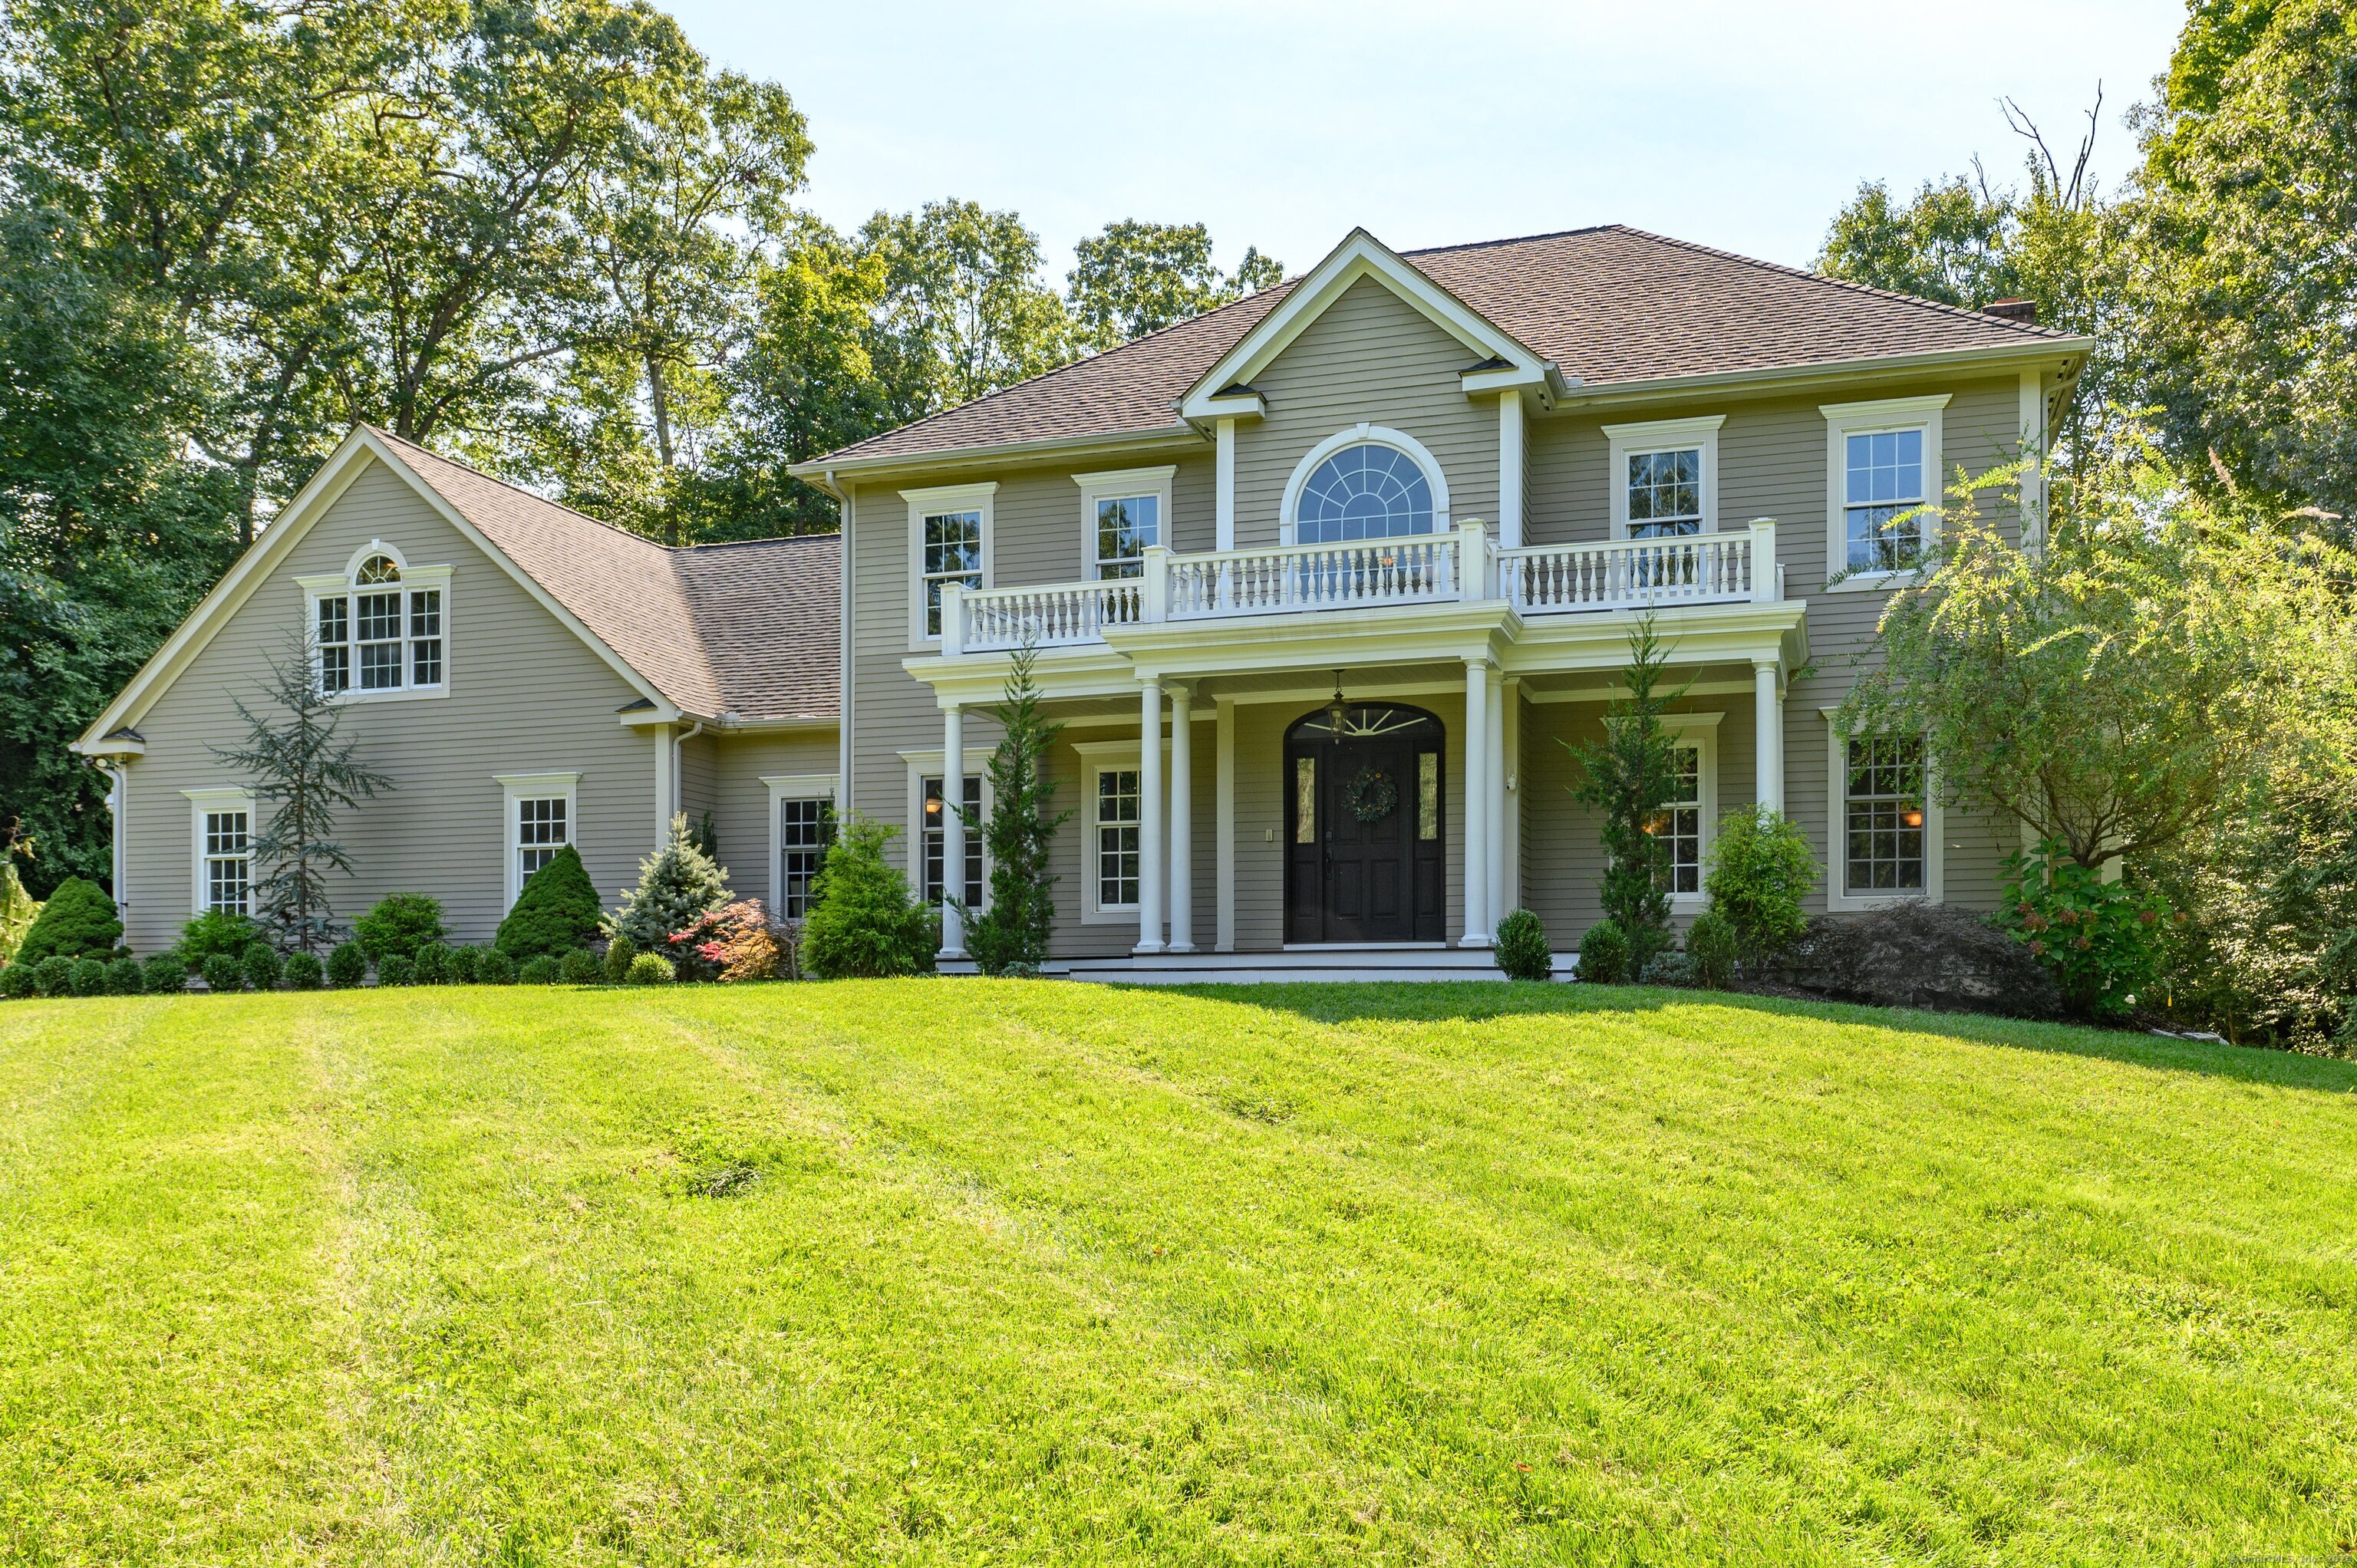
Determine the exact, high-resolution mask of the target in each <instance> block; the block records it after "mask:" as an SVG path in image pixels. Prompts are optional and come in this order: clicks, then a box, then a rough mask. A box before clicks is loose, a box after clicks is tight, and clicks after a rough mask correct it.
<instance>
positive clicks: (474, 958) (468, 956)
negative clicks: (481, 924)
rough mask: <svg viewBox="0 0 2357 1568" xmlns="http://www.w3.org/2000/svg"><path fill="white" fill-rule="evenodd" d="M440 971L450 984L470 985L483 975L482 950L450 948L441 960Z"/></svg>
mask: <svg viewBox="0 0 2357 1568" xmlns="http://www.w3.org/2000/svg"><path fill="white" fill-rule="evenodd" d="M442 972H443V974H444V976H445V977H447V980H448V983H450V984H452V985H472V984H474V983H475V982H477V981H479V980H480V979H481V978H482V977H483V950H482V949H480V948H452V949H451V950H449V952H448V953H447V955H445V956H444V958H443V960H442Z"/></svg>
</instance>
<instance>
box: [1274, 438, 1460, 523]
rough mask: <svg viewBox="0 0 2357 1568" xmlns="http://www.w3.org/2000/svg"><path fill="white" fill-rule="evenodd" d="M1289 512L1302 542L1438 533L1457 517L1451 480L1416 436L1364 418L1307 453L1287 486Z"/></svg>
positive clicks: (1286, 516) (1287, 518)
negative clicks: (1450, 501) (1451, 498)
mask: <svg viewBox="0 0 2357 1568" xmlns="http://www.w3.org/2000/svg"><path fill="white" fill-rule="evenodd" d="M1283 516H1284V522H1285V527H1286V534H1287V536H1288V538H1289V540H1290V542H1293V543H1296V544H1335V543H1348V542H1354V541H1357V540H1362V539H1398V538H1404V537H1407V536H1410V535H1415V534H1420V533H1433V532H1439V531H1442V530H1446V529H1447V528H1448V525H1449V524H1448V480H1447V479H1445V478H1442V477H1441V473H1440V466H1439V464H1438V463H1437V462H1435V461H1434V459H1433V456H1432V454H1431V453H1430V452H1428V451H1426V450H1425V448H1424V446H1422V444H1420V443H1419V442H1417V441H1416V440H1415V438H1414V437H1413V436H1409V435H1403V434H1401V433H1400V432H1398V431H1395V430H1386V429H1383V428H1381V427H1379V426H1376V425H1372V424H1361V425H1358V426H1356V427H1354V428H1352V429H1350V430H1345V431H1341V432H1340V433H1338V434H1336V435H1331V436H1329V437H1328V438H1327V439H1326V440H1324V441H1321V442H1319V443H1318V445H1317V446H1314V447H1312V448H1311V449H1310V450H1309V451H1308V454H1306V455H1305V456H1303V457H1302V459H1301V462H1300V464H1299V465H1298V466H1297V467H1296V468H1295V469H1294V471H1293V478H1292V480H1291V481H1290V482H1289V483H1288V484H1287V485H1286V496H1285V511H1284V514H1283Z"/></svg>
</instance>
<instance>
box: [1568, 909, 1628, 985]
mask: <svg viewBox="0 0 2357 1568" xmlns="http://www.w3.org/2000/svg"><path fill="white" fill-rule="evenodd" d="M1573 972H1574V973H1575V974H1577V975H1578V976H1579V978H1580V979H1582V980H1584V981H1586V982H1587V983H1589V984H1590V985H1618V984H1620V983H1621V982H1622V981H1624V980H1626V979H1628V978H1629V938H1628V934H1627V933H1626V932H1624V931H1622V930H1621V929H1620V926H1619V925H1618V924H1617V923H1616V922H1614V921H1611V920H1598V921H1597V922H1596V924H1594V925H1592V926H1590V927H1588V928H1587V935H1586V936H1584V937H1582V938H1580V939H1579V965H1578V967H1577V969H1575V970H1574V971H1573Z"/></svg>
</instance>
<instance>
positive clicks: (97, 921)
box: [16, 876, 123, 963]
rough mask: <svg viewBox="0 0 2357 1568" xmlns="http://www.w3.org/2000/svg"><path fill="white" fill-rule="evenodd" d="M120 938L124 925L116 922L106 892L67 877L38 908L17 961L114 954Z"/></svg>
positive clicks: (17, 955) (79, 878)
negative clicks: (87, 954) (89, 954)
mask: <svg viewBox="0 0 2357 1568" xmlns="http://www.w3.org/2000/svg"><path fill="white" fill-rule="evenodd" d="M122 936H123V922H122V921H121V920H120V919H118V918H115V913H114V900H113V899H112V898H110V897H107V896H106V889H105V888H103V887H101V886H99V885H98V884H97V883H95V882H92V881H91V880H90V879H89V878H87V877H82V876H69V877H67V878H66V879H65V880H64V881H63V882H60V883H59V884H58V887H57V891H56V892H54V893H52V894H50V895H49V901H48V903H46V904H44V905H42V906H41V912H40V914H39V915H38V917H36V918H35V919H34V921H33V924H32V928H31V929H29V930H27V932H26V933H25V940H24V941H23V942H21V943H20V944H18V946H17V948H16V961H17V962H18V963H38V962H40V961H42V960H43V959H47V958H81V956H83V955H84V954H85V953H105V952H113V950H114V944H115V943H116V942H117V941H118V940H121V939H122Z"/></svg>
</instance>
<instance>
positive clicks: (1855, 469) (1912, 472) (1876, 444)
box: [1842, 426, 1929, 572]
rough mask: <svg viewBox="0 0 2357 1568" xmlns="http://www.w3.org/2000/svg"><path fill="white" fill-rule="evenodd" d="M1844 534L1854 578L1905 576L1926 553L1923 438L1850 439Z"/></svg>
mask: <svg viewBox="0 0 2357 1568" xmlns="http://www.w3.org/2000/svg"><path fill="white" fill-rule="evenodd" d="M1843 446H1844V454H1843V455H1844V456H1845V457H1846V459H1847V461H1846V464H1845V465H1844V472H1843V475H1842V519H1843V525H1844V526H1843V529H1842V534H1843V539H1844V542H1846V544H1847V545H1848V547H1849V549H1848V564H1849V569H1850V570H1851V571H1853V572H1900V571H1904V570H1906V569H1907V568H1908V567H1910V566H1912V565H1914V564H1915V563H1916V561H1917V560H1918V559H1920V558H1921V555H1922V553H1923V505H1924V502H1925V501H1926V500H1927V499H1929V498H1928V497H1927V496H1926V495H1925V494H1924V489H1923V432H1922V429H1921V427H1920V426H1919V427H1917V428H1914V429H1911V430H1877V431H1872V432H1870V433H1867V434H1862V435H1848V436H1846V437H1844V440H1843Z"/></svg>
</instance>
